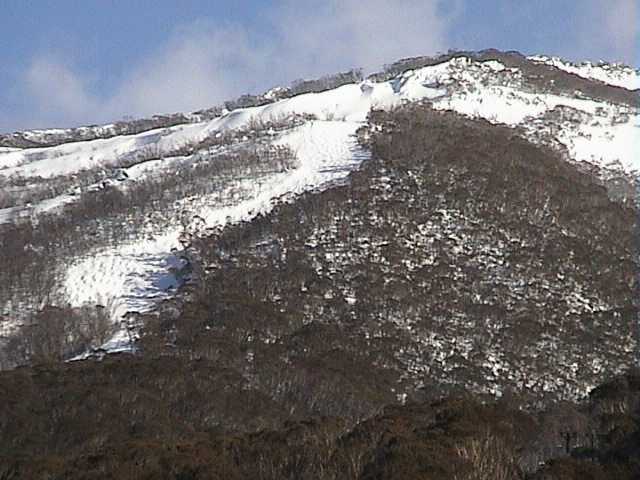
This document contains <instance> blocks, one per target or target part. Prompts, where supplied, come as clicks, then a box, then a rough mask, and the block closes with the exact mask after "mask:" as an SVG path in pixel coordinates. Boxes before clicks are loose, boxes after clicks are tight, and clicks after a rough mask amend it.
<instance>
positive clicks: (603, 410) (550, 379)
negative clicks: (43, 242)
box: [0, 105, 640, 480]
mask: <svg viewBox="0 0 640 480" xmlns="http://www.w3.org/2000/svg"><path fill="white" fill-rule="evenodd" d="M370 120H371V128H370V129H368V130H363V131H361V132H360V135H361V141H362V142H363V143H365V144H366V145H367V146H368V147H369V148H370V149H371V151H372V154H373V158H372V159H371V160H370V161H368V162H367V163H365V164H364V165H363V167H362V168H361V170H359V171H357V172H354V173H352V174H351V175H350V182H349V184H348V185H343V186H337V187H334V188H332V189H330V190H327V191H324V192H320V193H318V192H312V193H308V194H305V195H303V196H301V197H299V198H298V199H296V201H295V202H294V203H285V204H281V205H278V206H277V207H276V208H275V209H274V210H273V212H272V213H271V214H269V215H267V216H260V217H258V218H257V219H255V220H254V221H252V222H250V223H242V224H238V225H235V226H233V227H232V228H226V229H225V230H223V231H218V232H208V233H209V234H210V235H207V236H203V235H195V234H194V235H192V236H190V237H188V240H189V241H190V244H189V245H188V248H187V251H186V254H187V255H188V256H189V257H190V259H191V263H192V265H193V269H194V270H193V279H192V281H191V283H190V284H188V285H187V287H186V288H185V294H184V295H183V296H181V297H179V298H176V299H174V300H171V301H166V302H164V303H163V304H162V305H161V307H160V308H159V309H158V311H157V312H155V313H153V314H149V315H146V316H143V318H142V320H143V325H144V328H143V332H142V337H141V339H140V341H139V343H138V352H137V354H136V355H133V356H132V355H109V356H105V357H104V358H103V359H102V360H98V359H95V360H91V361H87V362H75V363H70V364H59V363H55V362H53V361H54V360H55V359H56V358H55V357H54V358H51V357H50V356H49V357H47V359H46V360H47V362H48V363H47V364H46V365H40V366H38V365H35V366H31V367H23V368H18V369H15V370H13V371H8V372H2V373H0V479H2V480H5V479H7V480H8V479H15V478H48V479H58V478H59V479H63V478H64V479H75V478H78V479H80V478H118V479H128V478H131V479H134V478H135V479H139V478H154V479H156V478H160V479H162V478H166V479H218V478H219V479H234V478H238V479H240V478H256V479H300V478H318V479H342V478H353V479H398V478H402V479H413V478H416V479H417V478H421V479H469V480H472V479H477V480H482V479H486V480H489V479H491V480H493V479H497V480H501V479H536V480H542V479H558V480H560V479H562V480H564V479H575V480H577V479H589V478H592V479H605V478H606V479H609V478H610V479H622V480H627V479H629V480H631V479H635V478H638V477H639V476H640V448H639V447H638V445H640V443H639V440H640V428H639V426H640V423H639V422H640V416H639V414H640V377H639V376H638V373H637V372H636V371H629V372H628V373H626V374H622V373H623V372H624V371H625V370H628V368H629V367H630V366H631V365H632V364H633V362H634V358H635V352H634V349H635V348H636V345H637V338H636V337H635V335H636V333H635V330H636V327H635V322H636V320H637V315H638V306H637V303H635V302H636V299H637V298H638V295H637V293H638V292H637V288H638V285H637V274H638V265H637V250H636V248H635V246H636V245H637V243H635V242H636V241H637V238H636V219H637V212H636V211H635V210H634V209H633V208H632V207H631V206H630V205H628V204H622V203H617V202H613V201H612V200H611V199H610V198H609V196H608V192H607V190H606V189H605V188H604V187H603V186H601V185H600V184H598V183H597V182H596V180H595V179H594V178H593V176H591V175H589V174H587V173H584V172H582V171H581V170H579V169H577V168H576V167H575V166H574V165H571V164H570V163H567V162H566V161H564V160H562V159H561V157H560V155H559V154H558V153H557V152H555V151H553V150H551V149H548V148H544V147H536V146H534V145H532V144H530V143H528V142H527V141H525V140H524V139H523V138H522V137H521V135H520V134H519V132H517V131H515V130H512V129H508V128H506V127H499V126H493V125H490V124H489V123H487V122H484V121H477V120H468V119H464V118H462V117H460V116H457V115H455V114H451V113H441V112H440V113H438V112H434V111H432V110H431V109H430V108H429V106H428V105H421V106H419V105H413V106H407V107H404V108H403V109H401V110H398V111H394V112H388V113H385V112H373V113H372V115H371V119H370ZM196 177H197V176H195V177H194V178H193V179H190V180H194V179H195V178H196ZM99 203H100V204H103V203H104V199H103V200H101V201H100V202H99ZM115 205H117V202H115ZM96 208H97V207H96ZM116 211H117V208H116ZM0 238H4V237H0ZM185 240H187V237H185ZM53 350H55V349H53ZM31 361H32V363H34V364H37V362H38V361H42V359H41V358H38V357H37V356H32V357H31ZM52 362H53V363H52ZM618 374H621V375H618ZM616 375H618V376H616ZM612 377H615V379H614V380H611V381H608V382H606V383H604V384H602V385H601V386H600V387H598V388H596V389H595V390H593V391H592V392H591V394H590V395H589V396H588V398H586V399H581V396H582V395H583V394H584V393H585V390H586V386H589V385H593V386H595V385H596V384H599V383H602V382H604V381H606V380H607V379H610V378H612ZM496 394H498V396H500V397H501V398H500V400H496V399H495V397H496ZM576 399H577V400H582V401H581V402H579V403H575V402H574V400H576Z"/></svg>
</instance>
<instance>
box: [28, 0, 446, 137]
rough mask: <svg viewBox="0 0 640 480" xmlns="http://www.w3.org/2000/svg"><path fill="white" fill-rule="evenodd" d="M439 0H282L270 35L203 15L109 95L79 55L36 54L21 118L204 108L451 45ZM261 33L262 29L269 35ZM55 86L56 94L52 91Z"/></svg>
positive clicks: (71, 120) (101, 117)
mask: <svg viewBox="0 0 640 480" xmlns="http://www.w3.org/2000/svg"><path fill="white" fill-rule="evenodd" d="M438 3H439V2H438V0H396V1H390V0H369V2H366V3H362V2H360V1H356V0H324V1H323V0H310V1H309V2H306V4H305V7H304V8H301V4H300V2H294V1H293V0H284V1H283V2H282V3H280V4H277V5H276V6H275V7H274V8H273V9H272V10H271V14H270V15H269V16H268V17H267V18H266V19H265V21H266V22H268V26H269V28H268V30H269V31H270V32H271V34H270V35H268V36H263V37H260V38H258V37H257V36H256V34H255V32H252V31H249V30H247V29H246V28H245V27H244V26H243V25H239V24H235V25H233V24H216V23H213V22H212V21H211V20H202V21H197V22H194V23H192V24H190V25H185V26H182V27H179V28H177V29H176V30H175V31H174V32H173V33H172V34H171V36H170V38H169V39H168V40H167V42H166V44H165V45H163V46H161V47H160V48H159V49H158V50H157V51H155V53H154V54H153V55H151V56H150V57H149V58H146V59H143V60H141V61H140V62H139V63H138V64H137V65H135V66H134V67H133V68H131V70H130V71H128V72H125V73H124V75H123V76H122V81H121V82H120V83H119V84H118V85H117V86H116V88H115V89H114V90H113V91H112V92H110V93H109V94H107V95H102V96H98V95H95V94H92V93H91V89H90V88H89V86H90V84H89V82H88V81H87V78H92V75H94V73H93V72H83V71H82V70H79V69H73V68H71V67H70V66H69V65H70V63H69V62H70V61H72V60H73V59H64V58H63V59H60V57H59V55H47V54H46V53H44V54H40V55H38V56H37V57H36V58H34V59H33V61H32V62H31V65H30V66H29V68H28V69H27V71H26V72H25V78H24V87H23V90H24V94H25V95H26V96H28V97H29V99H30V100H31V102H30V103H31V104H33V105H35V106H36V107H35V108H34V109H33V111H32V112H31V113H30V114H28V115H27V117H31V118H27V119H26V121H25V122H24V123H29V121H31V122H38V123H42V122H43V121H47V122H49V124H52V125H53V124H57V125H71V124H81V123H95V122H102V121H107V120H114V119H118V118H121V117H122V116H123V115H134V116H143V115H150V114H154V113H163V112H175V111H189V110H195V109H198V108H204V107H207V106H210V105H212V104H216V103H218V102H220V101H222V100H225V99H229V98H231V97H234V96H236V95H239V94H241V93H246V92H249V91H257V90H260V89H264V88H268V87H269V86H273V85H276V84H279V83H282V82H285V81H290V80H293V79H294V78H298V77H300V76H310V75H320V74H326V73H331V72H333V71H337V70H341V69H346V68H351V67H364V68H365V69H371V68H374V67H377V66H380V65H382V64H383V63H385V62H389V61H392V60H395V59H397V58H399V57H403V56H410V55H417V54H425V53H434V52H436V51H440V50H443V49H445V47H446V45H447V29H448V26H449V23H450V19H449V18H448V17H446V16H445V15H444V14H442V13H440V12H439V10H438ZM263 35H264V34H263ZM52 92H55V94H52Z"/></svg>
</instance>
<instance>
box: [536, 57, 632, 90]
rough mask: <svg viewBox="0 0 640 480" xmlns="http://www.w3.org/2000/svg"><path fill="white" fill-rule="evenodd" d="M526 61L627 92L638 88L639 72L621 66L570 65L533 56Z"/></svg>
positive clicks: (605, 64) (564, 61)
mask: <svg viewBox="0 0 640 480" xmlns="http://www.w3.org/2000/svg"><path fill="white" fill-rule="evenodd" d="M527 58H528V60H531V61H533V62H537V63H543V64H545V65H551V66H553V67H556V68H559V69H560V70H564V71H565V72H569V73H573V74H575V75H578V76H580V77H582V78H586V79H589V80H598V81H600V82H603V83H606V84H608V85H613V86H616V87H622V88H626V89H627V90H637V89H639V88H640V70H634V69H633V68H631V67H629V66H627V65H622V64H616V63H614V64H608V63H599V64H593V63H591V62H582V63H579V64H574V63H571V62H569V61H567V60H563V59H562V58H560V57H547V56H544V55H534V56H531V57H527Z"/></svg>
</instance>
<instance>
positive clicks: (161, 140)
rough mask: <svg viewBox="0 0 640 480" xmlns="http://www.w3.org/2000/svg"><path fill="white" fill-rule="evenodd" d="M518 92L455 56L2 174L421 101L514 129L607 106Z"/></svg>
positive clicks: (510, 73)
mask: <svg viewBox="0 0 640 480" xmlns="http://www.w3.org/2000/svg"><path fill="white" fill-rule="evenodd" d="M521 87H522V78H521V75H520V73H519V71H518V70H517V69H516V68H506V67H505V66H504V65H503V64H502V63H501V62H499V61H495V60H491V61H485V62H478V61H475V60H473V59H471V58H469V57H456V58H453V59H451V60H448V61H446V62H443V63H441V64H438V65H434V66H429V67H424V68H420V69H417V70H409V71H407V72H404V73H403V74H401V75H399V76H398V77H396V78H394V79H392V80H389V81H385V82H380V83H374V82H370V81H364V82H361V83H358V84H348V85H344V86H341V87H338V88H336V89H333V90H327V91H324V92H321V93H309V94H302V95H299V96H296V97H292V98H287V99H283V100H280V101H277V102H274V103H271V104H267V105H264V106H260V107H250V108H244V109H237V110H234V111H232V112H228V113H226V114H225V115H223V116H221V117H217V118H215V119H213V120H211V121H206V122H199V123H194V124H188V125H179V126H175V127H169V128H162V129H157V130H151V131H148V132H144V133H141V134H139V135H132V136H121V137H114V138H110V139H105V140H92V141H87V142H76V143H70V144H64V145H59V146H57V147H49V148H35V149H28V150H21V151H9V152H0V175H3V176H11V175H20V176H23V177H27V178H28V177H37V176H40V177H43V178H48V177H52V176H56V175H70V174H73V173H76V172H78V171H81V170H84V169H94V168H105V167H109V166H114V165H117V163H118V161H120V160H121V159H123V158H126V157H130V156H131V155H133V154H135V153H136V152H140V151H142V150H144V149H145V148H150V147H153V148H154V149H157V151H158V152H171V151H175V150H176V149H178V148H180V147H183V146H184V145H186V144H190V143H191V144H194V143H198V142H201V141H202V140H204V139H206V138H207V137H209V136H211V135H215V134H216V132H220V131H223V130H227V129H238V128H243V127H246V126H248V125H250V123H251V122H252V121H253V122H268V121H271V120H272V119H274V118H275V119H278V118H287V117H288V116H291V115H313V116H315V117H316V118H318V119H320V120H336V119H337V120H345V121H359V122H363V121H365V120H366V116H367V113H368V112H369V111H370V110H371V109H372V108H390V107H392V106H395V105H398V104H401V103H402V102H406V101H415V100H423V99H430V100H432V101H433V103H434V106H435V108H443V109H452V110H455V111H458V112H461V113H464V114H467V115H475V116H480V117H483V118H487V119H489V120H492V121H497V122H504V123H509V124H514V123H520V122H521V121H522V120H523V119H524V118H525V117H526V116H535V115H540V114H541V113H543V111H546V110H549V109H552V108H554V107H555V106H557V105H570V106H572V107H574V108H578V109H581V110H585V111H588V112H590V113H592V112H593V111H594V109H595V108H597V107H603V106H605V107H606V106H607V104H603V103H602V102H596V101H590V100H587V99H575V98H570V97H567V96H564V95H554V94H540V93H538V94H533V93H527V92H524V91H522V88H521ZM485 97H486V98H490V97H492V98H498V97H500V105H497V110H499V111H491V109H492V108H493V105H492V104H491V103H489V102H484V98H485ZM612 108H613V107H611V108H609V110H612Z"/></svg>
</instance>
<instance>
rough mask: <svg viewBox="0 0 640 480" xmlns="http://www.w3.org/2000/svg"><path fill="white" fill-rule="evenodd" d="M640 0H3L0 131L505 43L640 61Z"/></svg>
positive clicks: (200, 104) (155, 108)
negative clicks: (417, 56) (639, 26)
mask: <svg viewBox="0 0 640 480" xmlns="http://www.w3.org/2000/svg"><path fill="white" fill-rule="evenodd" d="M639 15H640V0H536V1H526V0H448V1H446V2H445V1H440V0H367V1H362V0H297V1H293V0H273V1H260V0H246V1H243V0H236V1H215V0H214V1H204V0H175V1H169V0H3V2H2V7H1V8H0V131H12V130H17V129H24V128H40V127H53V126H71V125H80V124H87V123H100V122H107V121H112V120H118V119H121V118H123V117H124V116H144V115H150V114H154V113H165V112H173V111H189V110H195V109H199V108H204V107H207V106H210V105H213V104H216V103H219V102H220V101H222V100H225V99H228V98H232V97H235V96H237V95H239V94H242V93H247V92H259V91H262V90H264V89H267V88H269V87H271V86H274V85H278V84H283V83H284V84H288V83H290V82H291V81H292V80H295V79H297V78H302V77H312V76H318V75H322V74H326V73H331V72H335V71H339V70H344V69H347V68H351V67H364V68H365V69H366V70H375V69H376V68H378V67H380V66H381V65H382V64H384V63H386V62H391V61H393V60H395V59H398V58H401V57H406V56H412V55H420V54H434V53H436V52H442V51H446V50H447V49H449V48H455V49H474V50H476V49H482V48H488V47H496V48H500V49H506V50H519V51H521V52H523V53H526V54H533V53H546V54H553V55H560V56H563V57H565V58H568V59H571V60H594V61H598V60H601V59H603V60H608V61H623V62H625V63H628V64H631V65H634V66H636V67H637V66H638V64H639V63H640V58H639V57H640V53H639V45H640V40H639V38H640V37H639V31H638V25H640V18H639Z"/></svg>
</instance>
